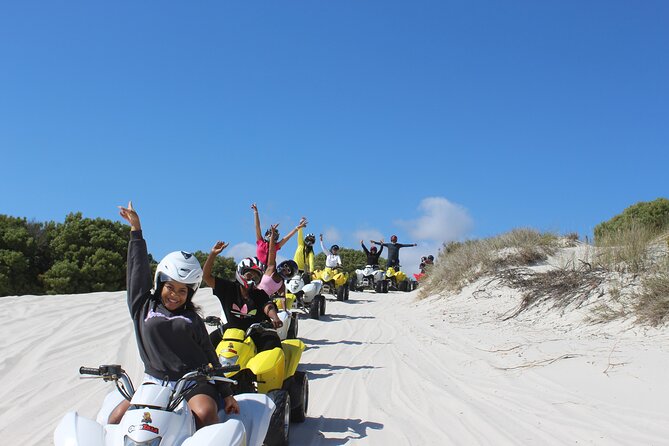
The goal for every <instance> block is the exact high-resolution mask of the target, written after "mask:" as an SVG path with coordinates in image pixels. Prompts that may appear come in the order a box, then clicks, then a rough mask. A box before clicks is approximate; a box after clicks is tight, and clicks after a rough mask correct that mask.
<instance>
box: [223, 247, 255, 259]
mask: <svg viewBox="0 0 669 446" xmlns="http://www.w3.org/2000/svg"><path fill="white" fill-rule="evenodd" d="M221 255H222V256H225V257H234V259H235V261H237V262H239V261H240V260H242V259H244V258H246V257H254V256H255V255H256V245H254V244H251V243H246V242H242V243H237V244H236V245H234V246H232V247H230V248H227V249H226V250H225V251H223V253H222V254H221Z"/></svg>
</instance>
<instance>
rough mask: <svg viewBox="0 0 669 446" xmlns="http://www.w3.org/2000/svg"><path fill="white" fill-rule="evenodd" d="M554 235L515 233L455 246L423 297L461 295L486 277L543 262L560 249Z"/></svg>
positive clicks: (426, 284) (439, 265) (444, 253)
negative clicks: (472, 284) (455, 293)
mask: <svg viewBox="0 0 669 446" xmlns="http://www.w3.org/2000/svg"><path fill="white" fill-rule="evenodd" d="M557 242H558V238H557V236H556V235H554V234H549V233H540V232H538V231H536V230H534V229H515V230H513V231H510V232H508V233H505V234H502V235H500V236H498V237H492V238H487V239H480V240H470V241H466V242H451V243H449V244H447V245H445V246H444V247H443V249H442V250H441V252H440V253H439V256H438V258H437V261H436V262H435V266H434V268H433V270H432V272H431V274H430V275H429V277H428V279H427V280H426V281H425V282H424V283H423V284H421V293H420V296H421V297H425V296H427V295H429V294H433V293H435V292H436V293H442V292H444V291H452V292H457V291H459V290H461V289H462V287H464V286H466V285H467V284H469V283H472V282H474V281H476V280H478V279H479V278H481V277H484V276H486V275H492V274H494V273H495V272H497V271H499V270H502V269H505V268H509V267H517V266H529V265H534V264H537V263H539V262H542V261H544V260H546V259H547V258H548V256H549V255H551V254H553V253H554V252H555V250H556V249H557Z"/></svg>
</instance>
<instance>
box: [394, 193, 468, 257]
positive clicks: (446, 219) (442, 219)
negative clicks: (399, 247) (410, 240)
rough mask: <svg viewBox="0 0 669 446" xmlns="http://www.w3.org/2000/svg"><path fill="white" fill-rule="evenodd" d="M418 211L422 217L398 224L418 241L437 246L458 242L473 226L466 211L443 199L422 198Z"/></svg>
mask: <svg viewBox="0 0 669 446" xmlns="http://www.w3.org/2000/svg"><path fill="white" fill-rule="evenodd" d="M418 209H419V210H420V211H421V212H422V213H423V215H422V216H420V217H418V218H417V219H415V220H409V221H399V222H398V224H399V225H400V226H402V227H403V228H405V229H406V230H407V231H408V232H409V233H410V234H411V236H412V237H414V238H416V239H418V240H431V241H434V242H438V243H439V244H441V243H443V242H448V241H453V240H460V239H462V238H463V237H464V236H465V235H467V233H469V231H470V230H471V228H472V226H473V221H472V219H471V217H470V216H469V213H468V212H467V209H465V208H464V207H462V206H460V205H458V204H455V203H451V202H450V201H448V200H447V199H445V198H443V197H428V198H424V199H423V200H422V201H421V202H420V205H419V206H418ZM419 258H420V256H419Z"/></svg>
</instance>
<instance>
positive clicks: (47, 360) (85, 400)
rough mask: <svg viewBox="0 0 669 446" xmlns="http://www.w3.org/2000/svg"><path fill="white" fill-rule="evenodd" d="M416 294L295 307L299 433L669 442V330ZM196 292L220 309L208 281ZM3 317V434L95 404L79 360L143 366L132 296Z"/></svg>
mask: <svg viewBox="0 0 669 446" xmlns="http://www.w3.org/2000/svg"><path fill="white" fill-rule="evenodd" d="M472 289H474V287H473V288H472ZM414 299H415V293H407V294H404V293H390V294H387V295H376V294H373V293H367V292H366V293H351V300H350V301H349V302H347V303H343V302H336V301H328V308H327V313H328V315H327V316H326V317H325V318H324V319H323V320H321V321H313V320H307V319H301V321H300V322H301V324H300V329H299V331H300V333H299V334H300V337H302V339H303V340H304V341H305V343H306V344H307V346H308V350H307V351H306V352H305V354H304V361H303V362H304V365H303V367H304V369H305V370H306V371H307V372H308V376H309V379H310V389H311V398H310V407H309V413H308V419H307V421H306V422H305V423H303V424H300V425H297V424H294V425H293V431H292V433H291V438H292V441H291V444H294V445H340V444H374V445H384V444H393V445H394V444H416V445H424V444H434V445H443V444H452V445H475V444H482V445H487V444H495V445H500V444H502V445H504V444H508V445H512V444H527V445H535V444H536V445H545V444H555V445H558V444H559V445H562V444H596V445H662V444H669V423H667V416H668V414H669V404H668V403H667V402H666V396H667V395H668V394H669V384H667V380H666V370H667V369H669V342H668V341H669V334H667V333H666V330H665V332H663V331H647V332H644V331H642V330H633V329H624V327H622V326H612V325H609V326H598V327H588V326H583V325H581V324H580V322H579V321H578V319H577V318H565V317H563V318H560V315H559V314H557V313H554V312H553V313H547V314H538V313H537V312H534V313H528V314H527V315H524V316H523V317H524V319H523V318H521V319H518V320H511V321H507V322H500V321H499V315H500V314H503V313H504V312H506V311H508V310H509V309H511V308H513V305H515V302H516V300H515V298H514V296H513V295H511V294H510V293H507V294H505V292H504V290H499V293H498V295H497V296H495V298H485V299H475V298H473V297H472V294H471V290H470V291H468V290H465V291H464V292H463V293H462V294H461V295H460V296H457V297H455V298H449V299H448V300H445V299H436V298H430V299H426V300H424V301H420V302H415V300H414ZM197 300H198V301H199V303H200V304H201V305H202V306H203V307H204V309H205V313H207V314H216V313H218V311H219V310H218V308H217V306H218V304H217V301H216V300H215V299H214V298H213V297H212V296H211V291H210V290H208V289H205V290H202V291H201V292H199V293H198V298H197ZM0 314H1V315H2V316H0V317H1V319H0V351H1V352H2V357H1V358H0V377H1V378H2V383H3V384H4V385H3V386H2V387H1V388H0V438H2V444H23V445H45V444H51V437H52V433H53V429H54V427H55V425H56V424H57V422H58V420H59V419H60V417H62V415H63V414H64V413H65V412H66V411H67V410H71V409H76V410H79V411H80V412H82V413H83V414H85V415H89V416H94V414H95V412H96V410H97V407H98V405H99V403H100V401H101V399H102V397H103V396H104V395H105V394H106V392H107V391H108V390H109V385H107V384H104V383H102V382H99V381H98V380H82V379H79V378H78V376H77V369H78V367H79V366H80V365H93V366H95V365H98V364H102V363H110V362H113V363H121V364H123V365H124V367H125V368H126V370H129V371H130V372H131V376H133V377H137V378H138V377H139V376H141V364H140V363H139V360H138V356H137V353H136V347H135V344H134V336H133V335H132V331H131V330H132V327H131V324H130V322H129V318H128V316H127V309H126V307H125V302H124V293H96V294H88V295H74V296H39V297H36V296H23V297H10V298H2V299H0ZM537 321H539V322H537Z"/></svg>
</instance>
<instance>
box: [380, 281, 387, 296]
mask: <svg viewBox="0 0 669 446" xmlns="http://www.w3.org/2000/svg"><path fill="white" fill-rule="evenodd" d="M381 292H382V293H388V281H387V280H384V281H383V291H381Z"/></svg>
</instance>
